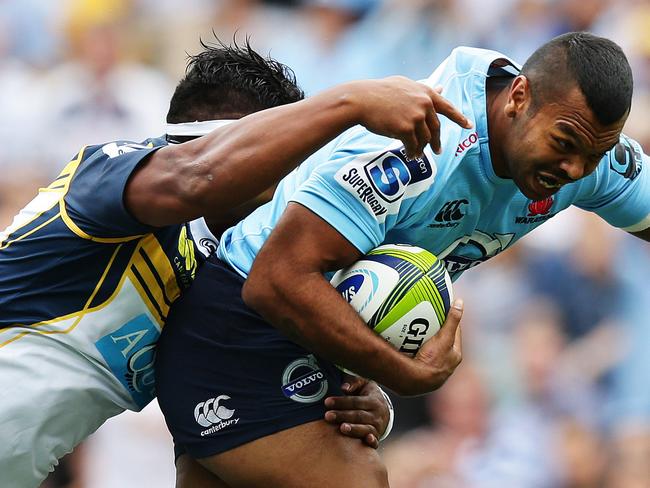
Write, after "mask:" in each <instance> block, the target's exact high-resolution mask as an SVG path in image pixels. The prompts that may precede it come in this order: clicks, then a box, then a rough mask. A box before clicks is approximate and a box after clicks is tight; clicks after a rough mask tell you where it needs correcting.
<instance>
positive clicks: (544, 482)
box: [0, 0, 650, 488]
mask: <svg viewBox="0 0 650 488" xmlns="http://www.w3.org/2000/svg"><path fill="white" fill-rule="evenodd" d="M570 30H589V31H592V32H594V33H597V34H600V35H604V36H607V37H609V38H611V39H613V40H615V41H616V42H618V43H619V44H620V45H621V46H622V47H623V49H624V50H625V51H626V53H627V55H628V57H629V59H630V62H631V64H632V67H633V69H634V74H635V101H634V107H633V111H632V115H631V117H630V120H629V122H628V124H627V127H626V130H625V132H626V133H627V134H628V135H630V136H631V137H634V138H636V139H637V140H639V142H641V144H642V145H644V147H646V148H648V147H650V121H649V120H647V119H646V111H647V109H648V108H649V107H650V102H649V100H648V99H649V98H650V1H648V0H273V1H271V0H58V1H56V2H53V1H51V0H0V109H1V115H0V117H1V118H0V144H1V149H0V228H4V227H5V226H6V225H8V224H9V223H10V221H11V217H12V216H13V215H14V214H15V213H16V212H17V210H19V209H20V208H21V207H22V206H24V205H25V204H26V203H27V201H29V200H30V199H31V197H32V195H34V193H35V190H36V188H38V187H39V186H41V185H43V184H47V182H48V181H49V179H50V178H52V177H53V176H55V175H56V173H57V172H58V171H59V169H60V168H62V166H63V165H64V164H65V163H66V162H67V161H68V160H69V158H70V157H72V156H73V155H74V153H75V152H76V150H77V149H78V148H79V147H81V146H82V145H84V144H87V143H99V142H105V141H108V140H113V139H132V140H141V139H144V138H145V137H147V136H155V135H160V134H162V133H163V127H164V126H163V124H164V115H165V113H166V111H167V106H168V99H169V96H170V95H171V93H172V90H173V87H174V83H175V81H176V80H177V79H178V78H179V77H180V76H181V75H182V73H183V70H184V67H185V60H186V53H188V52H190V53H192V52H196V51H198V50H199V47H200V46H199V38H200V37H201V38H203V39H205V40H210V39H212V33H211V32H212V31H214V33H215V34H217V35H218V36H219V37H220V38H221V39H222V40H224V41H226V42H229V41H230V40H232V39H233V36H237V38H238V39H239V40H243V39H244V38H245V37H246V36H250V38H251V43H252V45H253V47H254V48H256V49H257V50H258V51H259V52H262V53H264V54H269V53H270V55H271V56H273V57H274V58H276V59H278V60H280V61H282V62H284V63H286V64H288V65H290V66H291V67H292V68H293V69H294V70H295V72H296V75H297V78H298V81H299V83H300V85H301V86H302V87H303V89H304V90H305V91H306V92H307V94H313V93H316V92H318V91H319V90H321V89H323V88H325V87H328V86H330V85H332V84H335V83H339V82H342V81H346V80H350V79H355V78H368V77H381V76H387V75H391V74H403V75H406V76H409V77H412V78H424V77H426V76H427V75H428V74H429V73H430V72H431V71H432V70H433V68H434V67H435V66H436V65H437V64H438V63H439V62H441V61H442V60H443V59H444V58H445V57H446V56H447V54H448V53H449V51H450V50H451V49H452V48H453V47H455V46H457V45H472V46H477V47H486V48H492V49H496V50H500V51H502V52H504V53H506V54H508V55H510V56H511V57H514V58H515V59H517V60H518V61H520V62H523V61H525V59H526V57H527V56H528V55H529V54H530V53H531V52H532V51H533V50H534V49H535V48H536V47H538V46H539V45H540V44H542V43H543V42H545V41H546V40H548V39H550V38H551V37H553V36H555V35H557V34H560V33H562V32H566V31H570ZM649 271H650V247H649V246H648V245H646V244H644V243H640V242H636V240H635V239H633V238H631V237H629V236H627V235H624V234H623V233H622V232H619V231H616V230H612V229H610V228H609V227H608V226H607V225H606V224H604V223H602V222H601V221H599V220H598V219H597V218H595V217H592V216H590V215H588V214H586V213H583V212H580V211H577V210H576V211H568V212H565V213H564V214H562V215H561V216H558V217H556V218H554V219H553V220H552V221H551V222H549V223H548V224H545V225H544V226H543V227H542V228H541V229H538V230H537V231H535V232H533V233H532V234H531V235H530V236H529V237H528V238H526V239H525V240H524V244H523V245H520V246H517V247H515V248H514V249H511V250H509V251H508V252H506V253H504V254H503V255H501V256H499V257H497V258H495V259H493V260H491V261H490V262H489V263H486V264H484V265H482V266H480V267H479V268H477V269H476V270H472V271H471V272H469V273H466V274H465V275H464V276H463V277H462V278H461V279H460V280H459V282H458V283H457V284H456V291H457V294H458V295H459V296H462V297H463V298H464V299H465V302H466V315H465V318H464V322H463V329H464V357H465V359H464V362H463V364H462V365H461V366H460V368H459V369H458V371H457V373H456V374H455V375H454V376H453V377H452V378H451V379H450V380H449V381H448V383H447V384H446V385H445V387H444V388H442V389H441V390H440V391H439V392H436V393H435V394H432V395H430V396H428V397H423V398H416V399H396V406H397V420H396V425H395V431H394V433H393V435H392V436H391V438H390V439H389V440H387V441H386V442H385V443H384V444H383V446H382V448H381V449H382V454H383V456H384V458H385V459H386V462H387V463H388V466H389V471H390V477H391V486H393V487H394V488H423V487H436V488H438V487H440V488H465V487H467V488H483V487H500V488H529V487H530V488H546V487H548V488H555V487H611V488H637V487H638V488H648V487H650V380H649V378H650V286H648V283H647V281H648V276H650V274H649ZM173 477H174V468H173V454H172V447H171V441H170V439H169V436H168V434H167V433H166V430H165V427H164V424H163V422H162V420H161V417H160V414H159V413H158V410H157V409H156V405H155V404H154V405H151V406H150V407H148V408H147V409H145V411H144V412H143V413H140V414H132V413H126V414H124V415H122V416H119V417H117V418H115V419H112V420H111V421H109V422H108V423H107V424H106V425H105V426H104V427H102V428H101V429H100V430H99V431H98V432H97V434H96V435H94V436H93V437H92V438H91V439H90V440H89V441H88V442H87V443H86V444H84V445H83V446H82V447H81V448H80V449H78V450H77V451H76V452H75V454H74V455H72V456H69V457H68V458H66V459H65V462H64V463H63V464H62V465H61V466H60V467H59V469H57V470H56V471H55V473H54V474H53V475H52V476H51V477H50V478H49V479H48V481H47V482H46V483H45V486H47V487H48V488H53V487H75V488H109V487H110V488H113V487H114V488H131V487H133V488H135V487H142V486H152V487H164V486H173Z"/></svg>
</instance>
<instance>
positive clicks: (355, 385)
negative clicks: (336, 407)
mask: <svg viewBox="0 0 650 488" xmlns="http://www.w3.org/2000/svg"><path fill="white" fill-rule="evenodd" d="M366 384H368V380H367V379H366V378H362V377H361V376H356V375H351V374H346V375H345V376H344V377H343V384H341V389H342V390H343V392H344V393H345V394H346V395H354V394H356V393H357V392H358V391H360V390H361V389H362V388H363V387H364V386H366Z"/></svg>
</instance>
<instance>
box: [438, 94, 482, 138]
mask: <svg viewBox="0 0 650 488" xmlns="http://www.w3.org/2000/svg"><path fill="white" fill-rule="evenodd" d="M432 100H433V105H434V106H435V107H436V112H438V113H439V114H442V115H444V116H445V117H447V118H448V119H450V120H452V121H453V122H455V123H456V124H458V125H460V126H461V127H463V128H465V129H471V128H472V127H474V125H473V124H472V122H471V121H470V120H469V119H468V118H467V117H465V116H464V115H463V113H462V112H461V111H460V110H458V109H457V108H456V106H455V105H454V104H453V103H451V102H450V101H449V100H447V99H446V98H445V97H443V96H442V95H440V94H439V93H434V95H433V96H432Z"/></svg>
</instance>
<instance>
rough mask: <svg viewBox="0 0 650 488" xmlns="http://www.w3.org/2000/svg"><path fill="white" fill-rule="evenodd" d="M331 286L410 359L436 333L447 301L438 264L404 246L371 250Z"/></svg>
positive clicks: (447, 287) (447, 281) (445, 278)
mask: <svg viewBox="0 0 650 488" xmlns="http://www.w3.org/2000/svg"><path fill="white" fill-rule="evenodd" d="M331 283H332V285H333V286H334V287H335V288H336V289H337V290H338V291H339V293H341V295H342V296H343V298H345V299H346V300H347V301H348V303H350V305H351V306H352V307H353V308H354V309H355V310H356V311H357V312H358V313H359V315H361V318H363V320H365V321H366V323H367V324H368V326H369V327H370V328H371V329H372V330H374V331H375V332H376V333H377V334H380V335H381V336H382V337H383V338H384V339H386V340H387V341H388V342H390V343H391V344H393V345H394V346H395V347H396V348H397V349H398V350H399V351H401V352H403V353H405V354H410V355H415V353H417V351H418V350H419V349H420V346H422V344H423V343H424V342H425V341H426V340H428V339H430V338H431V337H433V336H434V335H435V334H436V332H438V330H440V327H441V326H442V324H443V322H444V321H445V318H446V317H447V313H448V312H449V308H450V307H451V304H452V302H453V290H452V286H451V278H450V277H449V274H448V273H447V270H446V269H445V267H444V264H443V262H442V261H441V260H439V259H438V258H437V257H436V256H434V255H433V254H431V253H430V252H429V251H426V250H424V249H421V248H419V247H415V246H409V245H404V244H388V245H384V246H380V247H377V248H375V249H373V250H372V251H370V252H369V253H368V254H366V255H365V256H363V257H362V258H361V259H360V260H359V261H357V262H356V263H354V264H353V265H352V266H349V267H347V268H345V269H342V270H340V271H338V272H337V273H336V274H335V275H334V276H333V277H332V279H331Z"/></svg>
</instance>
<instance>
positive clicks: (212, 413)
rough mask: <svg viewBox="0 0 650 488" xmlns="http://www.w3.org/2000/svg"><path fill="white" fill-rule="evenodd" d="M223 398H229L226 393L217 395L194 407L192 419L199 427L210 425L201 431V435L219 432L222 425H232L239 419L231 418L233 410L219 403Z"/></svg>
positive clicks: (233, 413)
mask: <svg viewBox="0 0 650 488" xmlns="http://www.w3.org/2000/svg"><path fill="white" fill-rule="evenodd" d="M224 400H230V397H229V396H228V395H219V396H218V397H217V398H210V399H208V400H206V401H204V402H200V403H198V404H197V405H196V407H194V419H195V420H196V422H197V423H198V424H199V425H200V426H201V427H210V428H209V429H207V430H204V431H203V432H201V437H204V436H206V435H209V434H214V433H215V432H219V431H220V430H221V429H223V428H224V427H228V426H229V425H234V424H236V423H237V422H239V419H238V418H236V419H233V418H232V416H233V415H235V410H232V409H230V408H228V407H226V406H225V405H221V402H222V401H224Z"/></svg>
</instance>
